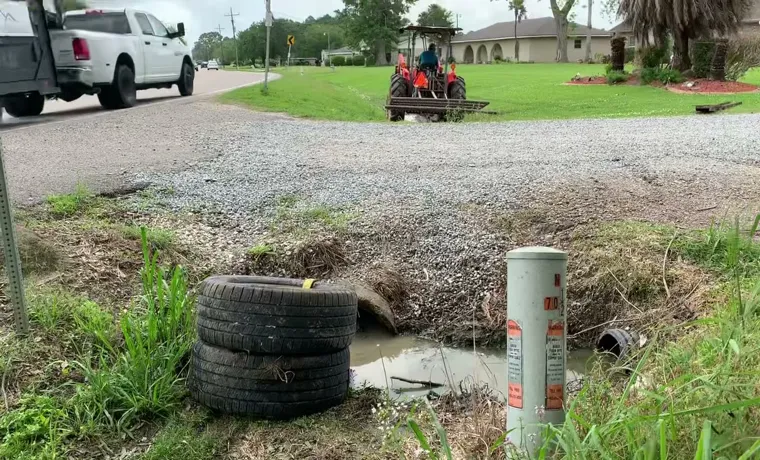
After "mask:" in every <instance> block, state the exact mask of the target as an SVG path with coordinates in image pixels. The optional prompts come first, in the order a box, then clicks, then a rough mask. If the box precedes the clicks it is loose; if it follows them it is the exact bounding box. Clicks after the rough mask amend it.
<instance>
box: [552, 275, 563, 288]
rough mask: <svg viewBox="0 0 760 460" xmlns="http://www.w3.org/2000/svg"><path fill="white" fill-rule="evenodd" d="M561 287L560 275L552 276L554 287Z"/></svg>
mask: <svg viewBox="0 0 760 460" xmlns="http://www.w3.org/2000/svg"><path fill="white" fill-rule="evenodd" d="M561 285H562V275H560V274H559V273H556V274H555V275H554V287H560V286H561Z"/></svg>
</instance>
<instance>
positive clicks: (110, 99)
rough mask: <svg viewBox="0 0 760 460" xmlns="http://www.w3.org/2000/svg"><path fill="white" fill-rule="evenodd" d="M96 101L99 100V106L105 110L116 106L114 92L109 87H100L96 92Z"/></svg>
mask: <svg viewBox="0 0 760 460" xmlns="http://www.w3.org/2000/svg"><path fill="white" fill-rule="evenodd" d="M98 101H99V102H100V105H101V107H103V108H104V109H106V110H115V109H117V108H118V106H117V105H116V99H115V97H114V92H113V90H112V89H111V88H102V89H101V90H100V92H99V93H98Z"/></svg>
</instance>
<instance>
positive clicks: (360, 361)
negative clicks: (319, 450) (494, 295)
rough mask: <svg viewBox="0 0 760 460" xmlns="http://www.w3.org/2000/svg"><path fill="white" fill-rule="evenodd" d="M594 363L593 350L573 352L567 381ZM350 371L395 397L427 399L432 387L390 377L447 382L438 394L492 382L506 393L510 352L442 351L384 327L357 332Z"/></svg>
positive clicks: (358, 380)
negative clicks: (508, 355) (465, 386)
mask: <svg viewBox="0 0 760 460" xmlns="http://www.w3.org/2000/svg"><path fill="white" fill-rule="evenodd" d="M381 354H382V358H383V359H382V360H381ZM594 361H595V359H594V352H593V351H591V350H573V351H571V352H569V353H568V356H567V381H568V382H571V381H573V380H578V379H580V378H581V377H582V376H583V375H584V374H585V373H586V372H587V371H588V370H589V369H590V366H592V365H593V363H594ZM351 369H353V371H354V372H355V375H354V384H355V385H356V386H360V385H362V384H367V385H370V386H373V387H377V388H386V387H389V388H390V389H391V392H392V393H394V394H396V395H405V396H422V395H425V394H427V393H428V391H430V389H429V388H427V387H424V386H422V385H418V384H410V383H405V382H402V381H399V380H395V379H392V378H391V377H401V378H404V379H407V380H418V381H423V382H434V383H440V384H443V387H441V388H436V389H434V390H433V391H436V392H438V393H442V392H444V391H446V390H448V389H449V388H450V387H451V386H454V387H456V389H458V387H459V384H460V382H462V381H465V382H467V383H470V382H475V383H479V384H487V385H488V387H489V388H491V389H493V390H495V391H496V392H497V393H501V394H503V395H505V394H507V351H506V350H504V349H482V348H477V349H475V350H474V351H473V349H472V348H470V349H466V348H452V347H440V346H439V345H438V344H437V343H436V342H433V341H429V340H424V339H420V338H418V337H409V336H393V335H391V334H389V333H388V332H386V331H383V330H380V329H371V330H364V331H362V332H359V333H357V335H356V337H355V338H354V341H353V344H352V345H351ZM386 377H387V380H386Z"/></svg>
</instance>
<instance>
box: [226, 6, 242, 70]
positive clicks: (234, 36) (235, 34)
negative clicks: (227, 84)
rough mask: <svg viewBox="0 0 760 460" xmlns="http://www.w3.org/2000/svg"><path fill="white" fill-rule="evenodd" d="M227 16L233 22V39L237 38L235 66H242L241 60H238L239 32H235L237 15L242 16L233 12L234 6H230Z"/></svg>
mask: <svg viewBox="0 0 760 460" xmlns="http://www.w3.org/2000/svg"><path fill="white" fill-rule="evenodd" d="M225 16H226V17H228V18H230V22H232V39H233V40H235V66H236V67H239V66H240V61H239V60H238V46H237V33H236V32H235V16H240V13H233V12H232V7H230V14H225Z"/></svg>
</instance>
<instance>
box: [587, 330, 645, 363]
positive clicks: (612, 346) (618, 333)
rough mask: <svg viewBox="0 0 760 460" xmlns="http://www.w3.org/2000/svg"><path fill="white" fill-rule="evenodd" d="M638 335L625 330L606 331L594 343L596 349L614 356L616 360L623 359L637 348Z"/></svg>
mask: <svg viewBox="0 0 760 460" xmlns="http://www.w3.org/2000/svg"><path fill="white" fill-rule="evenodd" d="M639 340H640V338H639V334H638V333H637V332H634V331H627V330H625V329H606V330H605V331H604V332H602V334H601V335H600V336H599V340H597V342H596V349H597V350H599V351H602V352H607V353H611V354H613V355H615V356H616V357H617V358H618V359H622V358H625V357H626V356H627V355H628V354H629V353H630V352H631V351H633V350H635V349H636V348H638V347H639Z"/></svg>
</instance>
